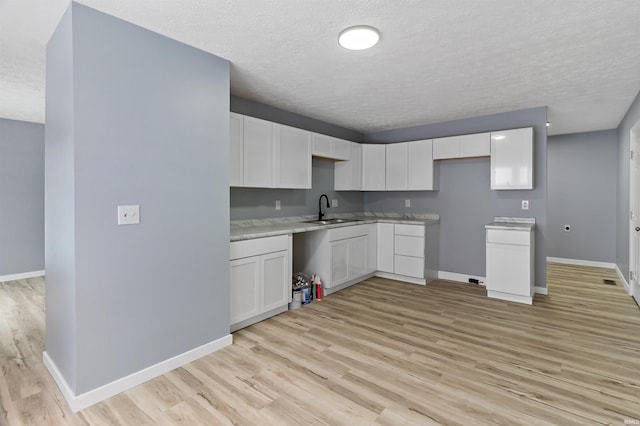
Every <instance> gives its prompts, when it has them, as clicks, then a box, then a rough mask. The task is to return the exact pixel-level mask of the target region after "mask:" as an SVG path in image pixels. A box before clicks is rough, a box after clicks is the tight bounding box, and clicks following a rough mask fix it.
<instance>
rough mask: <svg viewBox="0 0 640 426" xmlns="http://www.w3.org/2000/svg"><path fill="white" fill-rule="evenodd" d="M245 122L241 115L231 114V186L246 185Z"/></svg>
mask: <svg viewBox="0 0 640 426" xmlns="http://www.w3.org/2000/svg"><path fill="white" fill-rule="evenodd" d="M243 127H244V122H243V116H242V115H240V114H235V113H233V112H232V113H230V114H229V185H230V186H243V183H244V176H243V174H244V153H243V146H244V141H243V139H244V132H243Z"/></svg>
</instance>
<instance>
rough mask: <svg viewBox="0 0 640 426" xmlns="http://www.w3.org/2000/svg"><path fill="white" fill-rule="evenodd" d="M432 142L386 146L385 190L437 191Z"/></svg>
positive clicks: (428, 140) (423, 141) (429, 140)
mask: <svg viewBox="0 0 640 426" xmlns="http://www.w3.org/2000/svg"><path fill="white" fill-rule="evenodd" d="M432 146H433V141H432V140H431V139H427V140H422V141H411V142H401V143H394V144H389V145H387V151H386V155H387V158H386V190H387V191H431V190H434V189H438V187H437V175H436V174H435V173H434V172H435V170H434V164H433V157H432V153H433V150H432Z"/></svg>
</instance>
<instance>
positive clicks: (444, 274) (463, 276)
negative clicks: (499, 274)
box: [438, 271, 487, 285]
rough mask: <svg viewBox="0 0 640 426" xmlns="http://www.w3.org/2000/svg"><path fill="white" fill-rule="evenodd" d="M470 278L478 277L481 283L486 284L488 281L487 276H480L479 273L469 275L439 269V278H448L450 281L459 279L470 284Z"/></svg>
mask: <svg viewBox="0 0 640 426" xmlns="http://www.w3.org/2000/svg"><path fill="white" fill-rule="evenodd" d="M469 278H473V279H476V280H478V281H480V283H481V284H480V285H485V282H486V281H487V278H486V277H480V276H478V275H469V274H458V273H456V272H447V271H438V279H441V280H448V281H458V282H461V283H466V284H469Z"/></svg>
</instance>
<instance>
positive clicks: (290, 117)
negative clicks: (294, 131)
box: [230, 96, 364, 220]
mask: <svg viewBox="0 0 640 426" xmlns="http://www.w3.org/2000/svg"><path fill="white" fill-rule="evenodd" d="M231 111H233V112H236V113H238V114H244V115H248V116H251V117H256V118H261V119H263V120H269V121H273V122H275V123H280V124H284V125H287V126H292V127H297V128H300V129H304V130H309V131H312V132H317V133H322V134H325V135H329V136H334V137H337V138H342V139H346V140H351V141H354V142H362V141H363V140H364V139H363V135H362V134H361V133H358V132H355V131H353V130H349V129H344V128H342V127H338V126H335V125H333V124H329V123H325V122H322V121H318V120H315V119H312V118H308V117H305V116H302V115H299V114H295V113H292V112H288V111H284V110H281V109H278V108H274V107H272V106H269V105H264V104H261V103H258V102H254V101H250V100H247V99H243V98H238V97H235V96H232V97H231ZM312 167H313V170H312V189H271V188H231V191H230V192H231V220H240V219H264V218H270V217H287V216H300V215H307V214H315V213H317V212H318V198H319V197H320V195H322V194H327V196H328V197H329V199H330V200H331V199H337V200H338V207H337V208H331V209H329V210H328V211H327V214H328V215H330V214H331V213H351V212H358V213H362V211H363V207H364V204H363V201H364V195H363V193H362V192H358V191H337V192H336V191H334V190H333V188H334V185H333V182H334V175H333V173H334V163H333V162H332V161H329V160H321V159H315V158H314V159H313V162H312ZM276 200H280V202H281V206H282V208H281V210H276V209H275V202H276ZM328 217H330V216H328Z"/></svg>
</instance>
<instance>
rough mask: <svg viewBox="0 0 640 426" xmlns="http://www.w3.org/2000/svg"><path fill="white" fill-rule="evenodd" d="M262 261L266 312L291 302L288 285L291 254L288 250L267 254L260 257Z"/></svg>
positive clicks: (263, 302)
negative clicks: (289, 254)
mask: <svg viewBox="0 0 640 426" xmlns="http://www.w3.org/2000/svg"><path fill="white" fill-rule="evenodd" d="M260 261H261V262H262V286H263V287H262V288H263V300H262V310H263V311H264V312H266V311H270V310H271V309H275V308H278V307H280V306H282V305H285V304H286V303H288V302H289V294H288V291H287V290H288V289H289V286H288V285H287V278H288V275H289V274H288V273H287V268H288V266H289V256H288V252H287V251H280V252H276V253H270V254H265V255H263V256H261V257H260Z"/></svg>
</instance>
